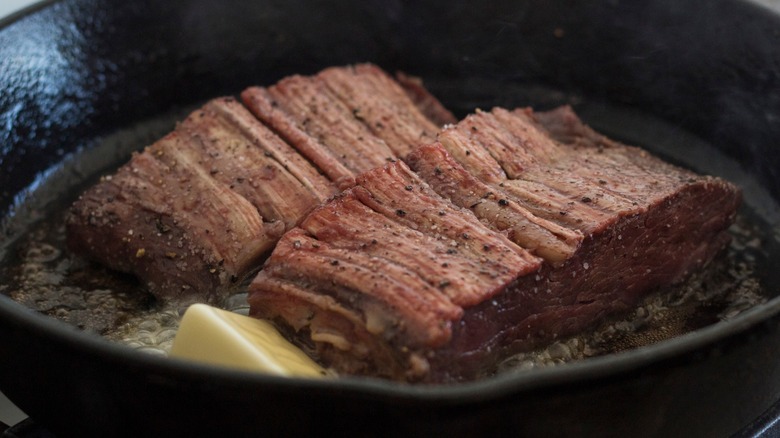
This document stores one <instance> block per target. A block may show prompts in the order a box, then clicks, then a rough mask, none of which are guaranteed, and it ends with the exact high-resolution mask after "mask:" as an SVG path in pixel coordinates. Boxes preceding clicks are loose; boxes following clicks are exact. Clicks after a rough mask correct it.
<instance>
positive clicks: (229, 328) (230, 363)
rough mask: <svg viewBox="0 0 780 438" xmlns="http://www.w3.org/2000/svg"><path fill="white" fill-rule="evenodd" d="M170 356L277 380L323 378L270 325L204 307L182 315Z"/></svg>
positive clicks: (317, 367)
mask: <svg viewBox="0 0 780 438" xmlns="http://www.w3.org/2000/svg"><path fill="white" fill-rule="evenodd" d="M170 355H171V356H172V357H178V358H181V359H189V360H193V361H197V362H202V363H207V364H211V365H220V366H226V367H232V368H238V369H242V370H249V371H259V372H263V373H268V374H275V375H279V376H287V377H293V376H295V377H322V376H325V375H327V371H325V369H323V368H322V367H321V366H320V365H318V364H317V363H316V362H314V361H313V360H312V359H311V358H309V356H307V355H306V354H305V353H304V352H303V351H301V350H300V349H299V348H298V347H296V346H295V345H293V344H291V343H290V342H288V341H287V340H286V339H284V338H283V337H282V335H280V334H279V332H278V331H276V329H275V328H274V327H273V326H272V325H271V324H270V323H268V322H266V321H262V320H259V319H255V318H251V317H248V316H243V315H239V314H237V313H233V312H229V311H227V310H221V309H217V308H215V307H211V306H207V305H205V304H193V305H192V306H190V307H189V308H188V309H187V311H186V312H185V313H184V318H182V321H181V324H180V326H179V331H178V332H177V333H176V338H175V339H174V340H173V346H172V347H171V353H170Z"/></svg>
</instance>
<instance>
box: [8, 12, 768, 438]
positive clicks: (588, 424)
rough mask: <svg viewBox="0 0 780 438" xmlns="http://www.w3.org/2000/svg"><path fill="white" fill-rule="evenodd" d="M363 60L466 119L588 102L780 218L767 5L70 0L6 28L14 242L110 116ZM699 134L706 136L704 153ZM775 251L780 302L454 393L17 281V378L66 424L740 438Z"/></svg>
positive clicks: (141, 432)
mask: <svg viewBox="0 0 780 438" xmlns="http://www.w3.org/2000/svg"><path fill="white" fill-rule="evenodd" d="M361 61H371V62H375V63H377V64H379V65H380V66H382V67H384V68H386V69H388V70H396V69H400V70H404V71H407V72H410V73H413V74H416V75H419V76H422V77H424V78H425V79H426V82H427V84H428V86H429V88H430V89H431V90H432V91H433V92H434V94H436V95H438V96H439V97H441V99H442V100H443V101H444V103H445V104H446V105H447V106H449V107H450V108H452V109H454V110H455V111H456V112H458V115H461V116H462V115H464V114H466V113H467V112H468V111H470V110H472V109H473V108H475V107H483V108H484V107H490V106H492V105H503V106H517V105H534V106H537V107H550V106H552V105H556V104H560V103H565V102H568V103H572V104H574V105H575V107H576V108H577V109H578V110H581V111H582V113H583V115H584V116H585V118H586V120H587V121H588V122H590V123H592V124H594V125H596V126H597V127H601V128H604V129H606V130H607V131H610V130H612V131H614V132H616V133H622V134H624V136H625V137H630V138H631V139H632V140H634V141H638V142H642V138H646V139H647V140H648V141H646V142H645V143H653V142H654V141H657V142H659V143H663V142H666V143H669V144H671V145H672V147H670V148H668V149H667V150H666V155H668V156H670V157H672V158H674V157H677V158H678V159H679V160H681V161H683V162H686V163H687V164H689V165H691V166H693V167H696V168H698V169H700V170H704V171H709V170H712V171H714V172H716V173H717V172H720V171H722V173H724V174H726V175H724V176H727V177H729V176H730V177H733V178H734V179H735V180H736V182H738V183H740V184H742V185H743V186H744V187H745V190H746V199H747V203H748V206H749V208H750V209H751V211H753V212H754V213H756V218H755V220H756V222H757V223H759V224H760V225H761V226H762V227H764V230H765V232H766V233H767V234H768V235H769V236H772V234H773V232H774V231H775V229H774V225H775V220H774V219H773V218H774V217H775V216H774V213H773V211H775V209H776V203H777V199H778V197H780V183H778V178H777V177H778V173H780V153H779V152H778V145H777V144H776V143H777V142H778V141H780V17H778V16H777V15H775V14H774V13H772V12H771V11H769V10H768V9H764V8H762V7H760V6H757V5H756V4H753V3H751V2H747V1H736V0H710V1H707V2H699V1H693V0H690V1H682V0H662V1H652V2H651V1H621V0H604V1H591V2H577V1H565V0H539V1H517V0H513V1H510V0H502V1H497V2H490V3H488V2H478V1H463V0H450V1H446V2H445V1H434V2H414V1H401V0H389V1H387V0H362V1H341V2H332V3H331V2H322V1H301V0H278V1H260V0H258V1H249V0H247V1H238V0H231V1H219V2H215V1H207V0H166V1H151V0H146V1H124V0H123V1H106V2H100V1H96V0H66V1H59V2H47V3H46V4H44V5H43V6H41V7H38V8H35V9H34V10H28V11H26V12H25V13H23V14H19V15H16V16H14V17H12V18H10V19H7V20H5V22H3V23H2V29H0V93H1V94H0V141H1V142H2V143H0V169H1V170H0V213H2V216H4V217H6V219H5V220H4V224H5V225H4V226H3V232H4V233H5V235H4V236H3V237H2V238H1V239H3V240H4V241H5V242H4V246H5V247H7V246H8V245H9V244H11V243H13V241H14V239H16V238H17V237H18V236H19V235H20V234H21V233H23V231H24V226H25V224H27V223H30V222H33V221H35V220H36V218H39V217H40V216H41V215H45V214H47V212H48V211H50V209H51V208H57V207H61V206H62V205H63V204H64V203H66V202H67V201H68V200H69V199H72V196H73V191H72V190H68V189H67V186H68V184H56V185H55V187H54V188H51V184H50V185H49V189H47V190H46V191H43V192H41V191H40V190H38V191H36V188H37V187H39V186H45V185H46V184H45V183H46V181H47V178H53V177H55V176H56V177H59V176H61V175H59V176H58V169H59V167H58V165H59V163H61V162H68V160H72V159H73V157H74V156H76V155H73V154H74V153H75V152H77V151H81V150H90V149H92V148H94V147H96V145H99V144H100V143H101V141H102V139H104V138H107V137H110V136H111V135H116V133H117V132H120V133H124V134H121V135H120V137H121V136H124V137H123V140H122V141H124V143H128V142H130V143H133V142H140V140H139V139H140V138H141V137H144V135H146V136H147V137H149V136H156V135H161V134H163V133H164V132H165V130H167V129H170V126H171V125H170V114H172V113H173V114H181V112H182V110H183V109H185V108H189V107H191V106H192V105H195V104H198V103H200V102H203V101H204V100H205V99H207V98H210V97H215V96H219V95H225V94H236V93H237V92H239V91H240V90H241V89H242V88H244V87H245V86H248V85H251V84H270V83H272V82H274V81H276V80H277V79H279V78H281V77H282V76H284V75H288V74H292V73H312V72H315V71H317V70H319V69H320V68H323V67H325V66H330V65H341V64H347V63H353V62H361ZM634 114H639V115H640V116H639V119H641V120H647V121H648V123H647V124H643V123H635V119H636V118H635V117H634V116H633V115H634ZM160 120H163V122H159V121H160ZM155 121H157V122H155ZM651 121H652V122H651ZM133 126H141V128H138V129H131V130H129V131H128V130H127V128H128V127H133ZM657 126H664V127H666V128H664V129H656V127H657ZM139 129H140V130H141V131H143V132H144V135H141V134H138V132H139ZM683 130H684V131H685V132H687V133H688V134H683ZM128 132H129V134H128ZM659 133H660V134H659ZM144 138H146V137H144ZM690 138H696V139H698V140H697V141H699V142H700V143H706V144H708V145H709V146H708V147H710V148H711V149H707V148H704V149H701V148H698V147H693V146H691V149H690V153H691V154H693V155H691V154H689V153H688V152H689V151H688V149H686V148H687V147H688V146H686V145H687V144H692V143H688V142H687V141H680V140H681V139H690ZM144 141H146V140H144ZM693 143H695V142H693ZM136 146H137V147H141V146H143V144H137V145H136V144H135V143H133V147H136ZM648 146H649V147H651V148H652V144H648ZM702 151H704V152H702ZM119 161H121V160H118V159H116V160H114V162H113V163H112V164H114V165H115V164H117V163H118V162H119ZM77 168H78V167H77ZM74 175H75V173H74ZM78 179H79V178H77V177H71V178H70V179H68V178H65V181H70V184H71V185H76V181H77V180H78ZM770 240H772V239H770ZM773 247H774V244H771V243H767V247H766V248H767V249H766V251H767V263H766V265H765V266H764V267H763V271H762V273H761V275H760V279H761V281H762V282H763V283H764V285H765V288H766V289H767V294H768V297H769V301H768V302H767V303H766V304H764V305H761V306H758V307H756V308H754V309H752V310H751V311H748V312H747V313H745V314H743V315H741V316H739V317H737V318H736V319H734V320H732V321H729V322H726V323H717V324H714V325H711V326H708V327H705V328H703V329H701V330H698V331H696V332H694V333H691V334H688V335H685V336H682V337H679V338H676V339H673V340H669V341H665V342H662V343H659V344H656V345H654V346H650V347H644V348H640V349H637V350H633V351H629V352H625V353H621V354H617V355H614V356H607V357H601V358H596V359H590V360H587V361H584V362H580V363H575V364H569V365H566V366H561V367H556V368H552V369H544V370H539V371H534V372H529V373H521V374H516V375H503V376H499V377H495V378H490V379H486V380H483V381H479V382H475V383H469V384H462V385H456V386H445V387H416V386H404V385H397V384H391V383H386V382H378V381H370V380H360V379H343V380H339V381H302V380H285V379H279V378H274V377H266V376H262V375H253V374H246V373H240V372H232V371H226V370H218V369H212V368H207V367H201V366H196V365H192V364H188V363H180V362H178V361H173V360H165V359H161V358H157V357H148V356H146V355H141V354H139V353H136V352H134V351H131V350H130V349H127V348H125V347H121V346H118V345H114V344H111V343H109V342H108V341H105V340H103V339H101V338H99V337H97V336H94V335H88V334H85V333H81V332H79V331H77V330H76V329H73V328H71V327H69V326H67V325H65V324H63V323H61V322H59V321H56V320H53V319H50V318H48V317H44V316H41V315H38V314H36V313H34V312H32V311H30V310H28V309H25V308H23V307H22V306H20V305H18V304H16V303H15V302H12V301H11V300H9V299H7V298H6V297H3V296H0V389H1V390H2V391H3V393H5V394H6V395H8V396H9V397H10V398H11V399H12V400H13V401H14V402H15V403H16V404H18V405H19V406H20V407H21V408H22V409H23V410H24V411H26V412H27V413H28V414H30V415H31V416H32V417H34V418H35V419H36V421H38V422H40V423H41V424H44V425H45V426H46V427H47V428H49V429H50V430H52V431H54V432H55V433H56V434H57V435H58V436H69V435H75V436H113V435H127V436H168V435H181V434H183V433H184V432H185V431H195V432H197V433H198V434H202V435H209V436H245V435H250V434H252V435H276V434H284V435H293V434H308V435H314V434H322V433H326V432H333V431H336V432H338V433H340V434H347V433H351V434H359V435H366V434H371V435H416V436H421V435H424V434H432V433H437V434H439V433H440V434H442V435H443V436H446V435H444V434H447V435H480V436H493V435H511V436H528V435H533V436H536V435H539V436H542V435H543V436H642V435H648V436H649V435H654V436H728V435H730V434H731V433H733V432H735V431H737V430H739V429H740V428H741V427H743V426H744V425H745V424H747V423H749V422H750V421H751V420H752V419H754V418H755V417H757V416H759V415H760V414H761V413H762V412H763V411H764V410H766V409H767V408H768V407H769V406H770V405H771V404H772V403H773V402H774V401H776V400H778V399H780V360H778V357H779V353H780V316H778V313H779V312H780V298H776V296H777V295H778V293H780V288H778V287H777V284H778V283H777V282H776V281H775V280H776V276H777V274H775V271H777V270H778V269H777V265H778V260H780V252H776V251H774V250H773V249H772V248H773Z"/></svg>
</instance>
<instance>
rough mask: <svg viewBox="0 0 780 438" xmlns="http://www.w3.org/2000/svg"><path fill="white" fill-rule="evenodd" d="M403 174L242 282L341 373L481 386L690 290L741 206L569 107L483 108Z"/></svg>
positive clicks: (285, 245) (315, 223)
mask: <svg viewBox="0 0 780 438" xmlns="http://www.w3.org/2000/svg"><path fill="white" fill-rule="evenodd" d="M407 162H408V163H409V165H410V167H411V168H412V169H413V170H415V171H416V174H415V173H414V172H411V171H410V170H409V168H407V167H406V166H405V165H404V164H403V163H400V162H398V163H391V164H388V165H386V166H385V167H384V168H380V169H375V170H372V171H370V172H367V173H364V174H362V175H359V176H357V177H356V179H355V180H356V186H355V187H353V188H352V189H350V190H349V191H347V192H346V193H344V194H343V195H341V196H340V197H338V198H336V199H334V200H332V201H330V202H329V203H328V204H326V205H325V206H323V207H320V208H318V209H316V210H315V211H314V212H312V213H311V214H310V215H309V217H308V218H307V219H305V220H304V221H303V222H302V223H301V225H300V226H299V227H298V228H296V229H295V230H293V231H291V232H290V233H288V234H287V235H285V237H284V238H282V240H281V242H280V244H279V246H278V247H277V249H276V250H275V251H274V253H273V254H272V256H271V257H270V258H269V259H268V261H267V262H266V264H265V266H264V268H263V270H262V271H261V273H260V274H259V275H258V276H257V277H256V278H255V280H254V281H253V282H252V284H251V285H250V297H249V302H250V305H251V313H252V314H253V315H256V316H258V317H263V318H269V319H273V320H275V321H276V322H277V323H278V324H279V325H280V326H282V327H284V328H285V329H286V330H287V331H288V332H289V333H290V335H291V336H293V337H295V338H296V339H297V340H298V341H299V342H300V343H301V344H302V345H305V346H308V347H309V348H313V349H314V350H316V353H317V354H318V355H319V356H320V358H321V359H322V360H323V361H324V362H325V363H326V364H328V365H330V366H332V367H334V368H335V369H337V370H339V371H341V372H345V373H356V374H366V375H373V376H383V377H388V378H392V379H398V380H409V381H427V382H451V381H461V380H468V379H473V378H475V377H477V376H479V375H483V374H485V373H489V372H490V369H491V366H493V365H494V364H495V363H496V362H497V361H498V360H500V359H502V358H505V357H507V356H508V355H511V354H513V353H516V352H519V351H524V350H528V349H531V348H534V347H536V346H539V345H540V344H542V343H546V342H549V341H551V340H552V339H556V338H559V337H564V336H569V335H572V334H574V333H577V332H579V331H581V330H583V329H585V328H587V327H588V326H590V325H592V324H593V323H594V322H596V321H599V320H601V319H603V318H604V317H606V316H608V315H612V314H615V313H617V312H620V311H623V310H626V309H629V308H631V307H632V306H633V305H635V304H636V303H637V301H638V300H639V299H640V298H641V297H643V296H645V295H646V294H648V293H650V292H652V291H655V290H657V289H659V288H660V287H663V286H667V285H671V284H674V283H677V282H679V281H681V280H682V279H684V278H686V277H687V276H688V274H690V273H691V272H692V271H693V270H695V269H698V268H700V267H701V266H702V265H704V264H705V263H707V262H708V261H709V260H710V259H711V258H712V257H713V256H714V255H715V254H716V253H717V252H718V251H719V250H720V249H722V248H723V247H724V246H725V244H726V243H727V242H728V235H727V234H726V229H727V227H728V226H729V225H730V223H731V222H732V220H733V219H734V216H735V212H736V209H737V207H738V204H739V201H740V195H739V191H738V190H737V188H736V187H734V186H733V185H731V184H729V183H727V182H725V181H723V180H721V179H718V178H713V177H707V176H700V175H696V174H694V173H692V172H689V171H687V170H684V169H680V168H677V167H674V166H671V165H669V164H667V163H664V162H662V161H661V160H659V159H657V158H655V157H652V156H651V155H649V154H648V153H647V152H645V151H643V150H641V149H638V148H634V147H629V146H624V145H620V144H618V143H616V142H614V141H611V140H608V139H606V138H604V137H603V136H600V135H599V134H597V133H595V132H593V131H592V130H590V128H588V127H586V126H585V125H584V124H582V123H581V122H580V121H579V119H577V118H576V116H575V115H574V113H573V112H572V111H571V110H570V109H568V108H561V109H558V110H555V111H552V112H549V113H542V114H540V115H537V114H534V113H533V112H532V111H530V110H522V109H521V110H516V111H507V110H503V109H494V110H493V111H491V112H489V113H488V112H478V113H476V114H473V115H471V116H469V117H467V118H466V119H465V120H463V121H462V122H460V123H459V124H457V125H455V126H450V127H447V128H445V130H444V131H443V132H442V133H441V134H440V135H439V137H438V141H437V142H435V143H432V144H430V145H427V146H423V147H420V148H419V149H417V150H415V151H414V152H412V153H411V154H410V155H409V156H408V157H407ZM437 195H438V196H437ZM450 203H451V204H450ZM448 204H449V205H448ZM504 236H506V237H504Z"/></svg>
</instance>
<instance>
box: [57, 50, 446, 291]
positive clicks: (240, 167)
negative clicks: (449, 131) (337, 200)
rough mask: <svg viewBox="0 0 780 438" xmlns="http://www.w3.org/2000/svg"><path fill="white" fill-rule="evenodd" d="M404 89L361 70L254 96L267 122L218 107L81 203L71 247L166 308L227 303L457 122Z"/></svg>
mask: <svg viewBox="0 0 780 438" xmlns="http://www.w3.org/2000/svg"><path fill="white" fill-rule="evenodd" d="M404 81H406V82H407V83H408V84H410V85H407V86H406V88H404V87H402V86H401V85H400V84H399V83H398V82H396V81H395V80H393V79H392V78H391V77H390V76H388V75H387V74H386V73H384V72H383V71H381V70H380V69H378V68H376V67H374V66H370V65H360V66H354V67H343V68H330V69H327V70H325V71H323V72H321V73H320V74H318V75H316V76H312V77H308V78H307V77H301V76H294V77H290V78H286V79H283V80H282V81H280V82H279V83H278V84H277V85H275V86H272V87H269V88H267V89H260V88H257V87H253V88H250V89H248V90H246V91H245V92H244V93H243V96H244V98H245V100H246V102H247V103H248V104H249V107H250V108H251V109H252V110H253V111H255V112H257V113H258V114H259V115H261V116H262V117H263V121H260V120H258V119H257V118H256V117H255V116H254V115H253V114H252V113H251V112H250V111H248V110H247V108H246V107H244V106H243V105H242V104H241V103H240V102H238V101H236V100H235V99H233V98H220V99H215V100H213V101H210V102H208V103H207V104H206V105H204V106H203V107H202V108H201V109H199V110H197V111H195V112H194V113H192V114H191V115H190V116H189V117H187V119H186V120H184V121H183V122H182V123H180V124H179V126H177V127H176V129H175V130H174V131H173V132H172V133H171V134H169V135H167V136H166V137H164V138H163V139H161V140H159V141H158V142H156V143H155V144H153V145H151V146H149V147H147V148H146V149H145V150H144V151H142V152H140V153H137V154H135V155H134V156H133V157H132V159H131V160H130V162H129V163H127V164H126V165H125V166H123V167H121V168H120V169H119V170H118V171H117V172H116V173H115V174H114V175H110V176H106V177H103V178H102V179H101V181H100V182H99V183H98V184H96V185H95V186H94V187H92V188H91V189H89V190H87V191H86V192H85V193H84V194H83V195H82V196H81V197H80V198H79V200H78V201H77V202H75V203H74V205H73V206H72V208H71V212H70V216H69V218H68V243H69V246H70V248H71V249H73V250H74V251H75V252H77V253H79V254H82V255H84V256H86V257H89V258H91V259H93V260H96V261H98V262H100V263H103V264H105V265H107V266H109V267H111V268H113V269H117V270H120V271H124V272H130V273H132V274H134V275H136V276H137V277H139V279H140V280H141V281H142V283H143V284H145V285H146V286H147V287H148V289H149V290H150V291H151V292H152V293H153V294H155V295H156V296H158V297H159V298H160V299H162V300H176V301H178V302H181V303H185V302H190V301H206V302H218V301H219V300H220V299H221V298H223V297H224V296H225V295H226V294H227V293H228V292H229V291H230V290H231V289H232V288H233V287H234V286H236V285H238V284H239V283H240V282H241V280H242V279H244V278H245V277H247V275H249V274H250V273H252V272H254V271H256V270H257V268H259V265H260V264H261V262H262V259H263V257H265V256H267V254H268V253H269V251H270V250H271V249H272V248H273V246H274V245H275V244H276V241H277V240H278V239H279V238H280V237H281V235H282V234H283V233H284V231H285V230H288V229H290V228H292V227H293V226H295V225H296V224H297V223H298V221H299V220H300V219H301V218H303V217H304V216H305V214H306V213H308V212H309V211H310V210H311V209H312V208H314V207H315V206H317V205H319V204H320V203H322V202H323V201H325V200H326V199H327V198H328V197H330V196H332V195H334V194H336V193H337V192H338V187H337V184H344V185H349V184H350V183H351V181H352V178H353V177H354V176H355V175H357V174H358V173H359V172H362V171H366V170H368V169H371V168H373V167H376V166H378V165H381V164H383V163H385V162H387V160H393V159H395V157H396V156H397V155H398V154H399V153H400V154H405V153H406V152H408V151H409V150H411V149H412V148H413V147H414V146H415V145H416V144H417V143H418V142H419V141H420V140H428V141H430V140H432V139H433V138H434V136H435V134H436V132H437V131H438V126H437V125H436V124H434V122H432V121H431V120H429V119H428V118H427V117H426V116H425V114H426V113H430V114H431V115H432V117H438V118H440V119H442V120H447V121H450V120H451V118H452V116H451V114H449V113H448V112H447V111H446V110H444V109H443V107H441V104H438V102H437V101H436V99H435V98H434V97H433V96H431V95H430V94H428V93H427V92H426V91H425V89H424V88H422V87H421V86H419V84H416V83H415V82H414V80H412V79H408V78H405V79H404ZM406 90H409V91H408V92H407V91H406ZM266 96H267V100H264V99H266ZM263 102H266V103H268V106H269V108H270V109H269V110H268V111H265V112H264V111H261V110H259V108H260V106H259V105H260V104H261V103H263ZM415 102H418V103H419V105H421V107H420V108H418V107H417V104H418V103H415ZM269 114H270V115H269ZM264 122H266V123H267V125H266V123H264ZM320 157H327V158H324V159H320Z"/></svg>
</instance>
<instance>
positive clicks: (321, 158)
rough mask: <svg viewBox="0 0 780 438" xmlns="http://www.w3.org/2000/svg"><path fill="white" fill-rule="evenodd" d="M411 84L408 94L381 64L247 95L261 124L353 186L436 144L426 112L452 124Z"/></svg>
mask: <svg viewBox="0 0 780 438" xmlns="http://www.w3.org/2000/svg"><path fill="white" fill-rule="evenodd" d="M405 80H406V81H407V83H408V84H410V85H409V86H408V87H409V89H410V91H409V92H408V93H407V91H405V89H404V88H403V87H402V86H401V85H400V84H399V83H398V82H396V81H395V80H393V79H392V78H391V77H390V76H388V75H387V74H386V73H384V72H383V71H382V70H380V69H378V68H377V67H376V66H373V65H367V64H363V65H357V66H354V67H348V68H329V69H326V70H323V71H322V72H320V73H319V74H317V75H315V76H309V77H303V76H292V77H289V78H286V79H284V80H282V81H280V82H279V83H277V84H276V85H273V86H271V87H267V88H261V87H251V88H249V89H247V90H245V91H244V92H243V93H242V95H241V96H242V99H243V100H244V102H245V103H246V105H247V107H248V108H249V109H251V110H252V112H254V113H255V115H256V116H257V117H258V118H259V119H260V120H262V121H263V122H265V123H266V124H268V126H270V127H272V128H273V129H274V130H275V131H276V132H278V133H279V135H280V136H281V137H282V138H285V139H286V140H287V141H289V142H290V143H291V144H293V145H295V146H296V148H298V150H299V151H300V153H301V154H303V155H304V156H305V157H307V158H308V159H309V160H311V162H313V163H314V164H315V165H317V166H318V167H319V168H320V169H322V170H323V171H324V172H325V173H326V174H327V175H328V177H329V178H330V179H331V180H333V181H337V182H339V184H340V186H342V187H346V186H349V185H350V184H351V181H352V178H354V177H355V176H356V175H357V174H359V173H360V172H364V171H367V170H369V169H373V168H375V167H378V166H381V165H383V164H384V163H386V162H387V161H388V160H392V159H395V158H396V157H403V156H406V154H408V153H409V152H410V151H411V150H412V149H413V148H414V147H415V146H417V145H418V144H421V143H424V142H429V141H433V140H434V139H435V136H436V134H437V133H438V131H439V127H440V125H437V124H436V123H434V122H433V121H431V119H429V118H428V117H426V115H425V114H426V112H428V113H430V114H432V116H433V117H436V118H438V119H441V120H446V121H451V120H452V115H451V114H449V112H447V111H446V110H444V109H443V107H441V104H439V103H438V101H436V99H435V98H433V96H431V95H430V94H429V93H427V92H426V91H425V89H423V88H421V87H415V86H414V85H412V84H413V82H412V81H413V80H412V79H409V78H406V79H405ZM410 96H411V98H414V99H415V100H412V99H411V98H410ZM415 101H416V102H419V103H420V105H424V108H422V109H421V108H419V107H418V106H417V105H416V104H415Z"/></svg>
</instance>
